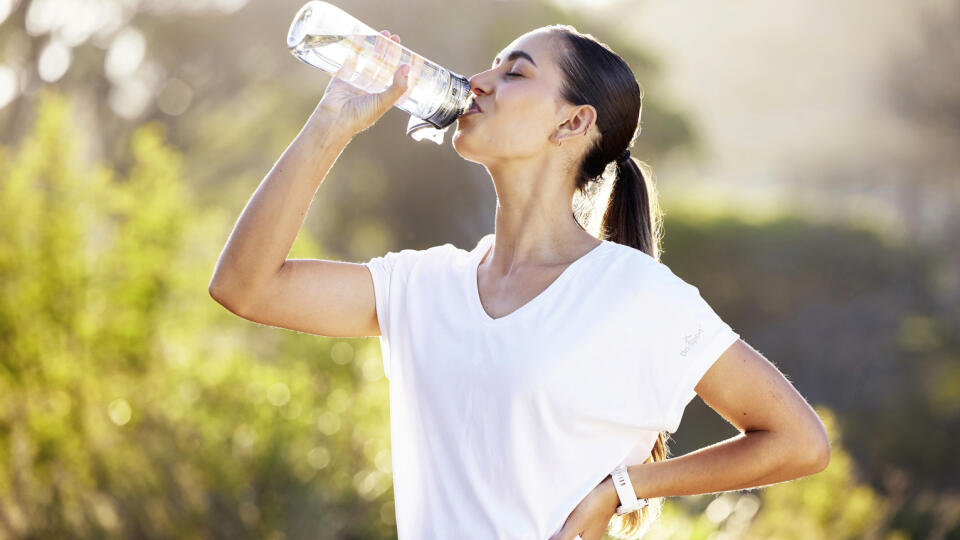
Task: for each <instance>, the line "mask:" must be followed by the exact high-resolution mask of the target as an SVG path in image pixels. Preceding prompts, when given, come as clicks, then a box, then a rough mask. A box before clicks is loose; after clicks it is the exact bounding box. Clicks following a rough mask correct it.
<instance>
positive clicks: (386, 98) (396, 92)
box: [377, 64, 410, 111]
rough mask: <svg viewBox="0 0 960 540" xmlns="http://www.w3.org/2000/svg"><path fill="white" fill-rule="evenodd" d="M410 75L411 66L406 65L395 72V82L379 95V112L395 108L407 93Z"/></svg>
mask: <svg viewBox="0 0 960 540" xmlns="http://www.w3.org/2000/svg"><path fill="white" fill-rule="evenodd" d="M409 74H410V66H409V65H408V64H404V65H402V66H400V67H398V68H397V69H396V71H394V72H393V82H392V83H391V84H390V86H388V87H387V89H386V90H384V91H383V92H379V93H378V94H377V106H378V107H377V108H378V109H379V110H381V111H382V110H384V109H386V108H388V107H391V106H393V105H394V104H395V103H396V102H397V100H398V99H400V96H402V95H403V93H404V92H406V91H407V86H408V84H409V82H408V81H407V75H409Z"/></svg>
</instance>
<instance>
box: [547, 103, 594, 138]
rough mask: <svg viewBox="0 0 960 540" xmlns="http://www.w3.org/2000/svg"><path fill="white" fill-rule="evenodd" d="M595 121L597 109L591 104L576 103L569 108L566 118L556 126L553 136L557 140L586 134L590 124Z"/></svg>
mask: <svg viewBox="0 0 960 540" xmlns="http://www.w3.org/2000/svg"><path fill="white" fill-rule="evenodd" d="M596 122H597V109H595V108H594V107H593V105H577V106H576V107H572V108H571V109H569V111H568V113H567V116H566V119H565V120H563V122H562V123H561V124H560V125H559V126H557V131H556V133H555V134H554V138H555V139H556V140H557V141H558V142H559V141H563V140H566V139H568V138H573V137H579V136H587V134H588V132H589V131H590V126H592V125H594V124H596Z"/></svg>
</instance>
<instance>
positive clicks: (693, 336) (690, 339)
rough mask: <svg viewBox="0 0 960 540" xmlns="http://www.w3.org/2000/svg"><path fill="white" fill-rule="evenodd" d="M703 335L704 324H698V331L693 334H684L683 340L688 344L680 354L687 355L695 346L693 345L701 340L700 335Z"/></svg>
mask: <svg viewBox="0 0 960 540" xmlns="http://www.w3.org/2000/svg"><path fill="white" fill-rule="evenodd" d="M701 335H703V326H701V325H699V324H698V325H697V331H696V332H694V333H693V334H690V335H686V336H683V341H684V343H685V344H686V345H685V346H684V347H683V350H681V351H680V356H686V355H687V353H688V352H690V349H691V348H693V345H694V344H695V343H696V342H697V341H700V336H701Z"/></svg>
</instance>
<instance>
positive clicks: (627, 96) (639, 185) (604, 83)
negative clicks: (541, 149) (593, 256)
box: [544, 25, 669, 538]
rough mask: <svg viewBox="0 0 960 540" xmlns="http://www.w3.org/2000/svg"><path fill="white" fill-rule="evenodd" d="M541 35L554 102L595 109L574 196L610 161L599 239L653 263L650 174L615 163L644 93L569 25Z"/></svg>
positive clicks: (599, 46)
mask: <svg viewBox="0 0 960 540" xmlns="http://www.w3.org/2000/svg"><path fill="white" fill-rule="evenodd" d="M544 29H545V30H547V31H548V32H549V33H551V34H554V35H556V36H558V37H560V38H561V39H560V40H559V41H560V43H561V46H560V53H559V55H558V58H557V62H558V64H559V66H560V68H561V71H562V73H563V77H564V81H563V83H562V85H561V89H560V96H561V97H562V98H563V99H565V100H566V101H567V102H569V103H572V104H573V105H588V104H589V105H592V106H593V107H594V108H595V109H596V110H597V120H596V121H597V129H598V130H599V132H600V134H601V136H600V137H599V138H598V139H597V140H596V143H595V144H594V145H593V146H592V147H591V148H590V149H589V150H587V152H586V154H585V155H584V157H583V159H582V161H581V162H580V165H579V168H578V172H577V177H576V189H577V191H578V192H579V193H580V194H581V195H584V196H585V197H586V196H587V194H588V192H589V191H590V190H591V188H592V186H593V184H594V183H595V182H597V181H598V180H600V179H601V178H602V177H603V173H604V171H606V169H607V166H608V165H610V163H611V162H613V163H614V165H613V166H614V167H615V168H616V176H615V178H614V180H613V182H614V183H613V187H612V190H611V194H610V197H609V200H608V203H607V207H606V209H605V211H604V213H603V219H602V221H601V222H600V232H599V236H600V238H602V239H606V240H610V241H613V242H617V243H619V244H624V245H627V246H630V247H632V248H635V249H639V250H640V251H643V252H644V253H646V254H648V255H650V256H651V257H653V258H654V259H655V260H658V261H659V260H660V251H661V248H660V239H661V237H662V231H663V225H662V224H663V221H662V214H661V212H660V208H659V206H658V204H657V193H656V189H655V184H654V182H653V181H652V180H650V181H648V180H647V178H648V177H650V178H652V173H651V169H650V167H649V165H647V164H646V163H644V162H642V161H638V160H636V159H635V158H633V157H630V158H628V159H626V160H624V161H622V162H619V161H616V160H617V158H618V157H619V156H621V154H622V153H623V152H624V151H625V150H628V149H629V148H630V146H632V142H633V139H634V137H635V136H636V135H638V134H639V133H640V114H641V112H642V110H643V90H642V88H641V87H640V84H639V83H638V82H637V80H636V77H635V76H634V74H633V71H632V70H631V69H630V66H628V65H627V63H626V62H625V61H624V60H623V59H622V58H620V56H618V55H617V54H616V53H614V52H613V51H612V50H611V49H610V47H609V46H607V45H606V44H605V43H602V42H600V41H599V40H597V39H596V38H595V37H593V36H592V35H590V34H584V33H581V32H579V31H578V30H577V29H576V28H574V27H573V26H570V25H551V26H547V27H544ZM644 169H646V170H647V171H648V172H647V174H644ZM668 436H669V434H668V433H665V432H660V434H659V435H658V436H657V440H656V442H655V443H654V446H653V450H652V451H651V453H650V459H652V460H653V461H662V460H664V459H666V457H667V446H666V440H667V437H668ZM649 503H650V504H649V505H648V506H646V507H645V508H643V509H641V510H638V511H636V512H631V513H629V514H625V515H623V516H614V517H613V519H611V520H610V528H609V530H608V533H609V534H610V535H612V536H614V537H617V538H639V537H640V536H642V535H643V533H644V532H645V531H646V529H647V528H648V527H649V526H650V524H651V523H653V522H654V521H656V520H657V519H658V518H659V517H660V511H661V509H662V505H663V499H662V498H659V497H658V498H652V499H649Z"/></svg>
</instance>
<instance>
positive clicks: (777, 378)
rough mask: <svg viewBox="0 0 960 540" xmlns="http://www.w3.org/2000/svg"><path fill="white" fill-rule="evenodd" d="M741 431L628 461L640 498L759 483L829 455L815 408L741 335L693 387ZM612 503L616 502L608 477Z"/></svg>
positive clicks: (812, 466)
mask: <svg viewBox="0 0 960 540" xmlns="http://www.w3.org/2000/svg"><path fill="white" fill-rule="evenodd" d="M695 390H696V392H697V394H699V395H700V397H701V398H703V401H704V402H705V403H706V404H707V405H709V406H710V407H711V408H713V409H714V410H715V411H717V413H719V414H720V415H721V416H723V417H724V418H726V419H727V421H728V422H730V423H731V424H733V425H734V426H735V427H736V428H737V429H738V430H740V432H741V433H740V434H739V435H736V436H734V437H732V438H730V439H727V440H725V441H721V442H718V443H717V444H714V445H711V446H707V447H705V448H701V449H699V450H696V451H694V452H690V453H689V454H685V455H683V456H678V457H674V458H670V459H666V460H663V461H658V462H652V463H644V464H640V465H633V466H630V467H628V472H629V474H630V480H631V482H632V483H633V487H634V490H635V491H636V493H637V497H671V496H678V495H695V494H700V493H714V492H720V491H730V490H737V489H746V488H751V487H760V486H765V485H769V484H775V483H778V482H784V481H787V480H793V479H796V478H799V477H802V476H807V475H811V474H815V473H817V472H820V471H822V470H823V469H825V468H826V467H827V464H828V463H829V461H830V442H829V439H828V438H827V432H826V429H825V428H824V426H823V422H822V421H821V420H820V417H819V416H817V414H816V412H814V410H813V409H812V408H811V407H810V405H809V404H807V402H806V400H805V399H804V398H803V396H801V395H800V393H799V392H797V390H796V389H795V388H794V387H793V385H791V384H790V382H789V381H788V380H787V379H786V378H785V377H784V375H783V374H782V373H781V372H780V371H779V370H778V369H777V368H776V367H775V366H774V365H773V364H772V363H770V362H769V361H768V360H767V359H766V358H764V357H763V355H761V354H760V353H759V352H757V351H756V350H754V349H753V348H752V347H750V345H748V344H747V343H746V342H744V341H743V340H742V339H741V340H737V341H736V342H735V343H734V344H733V345H731V346H730V347H729V348H728V349H727V350H726V351H725V352H724V353H723V354H722V355H721V356H720V357H719V358H718V359H717V361H716V362H714V364H713V365H712V366H711V367H710V369H709V370H707V372H706V374H705V375H704V376H703V377H702V378H701V379H700V381H699V383H698V384H697V386H696V387H695ZM606 481H607V483H608V484H609V489H608V490H607V492H608V495H609V497H610V499H611V502H614V501H616V500H617V493H616V490H615V488H614V487H613V483H612V479H611V478H610V477H607V479H606Z"/></svg>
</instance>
